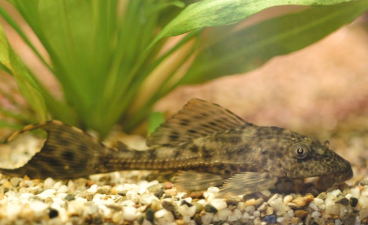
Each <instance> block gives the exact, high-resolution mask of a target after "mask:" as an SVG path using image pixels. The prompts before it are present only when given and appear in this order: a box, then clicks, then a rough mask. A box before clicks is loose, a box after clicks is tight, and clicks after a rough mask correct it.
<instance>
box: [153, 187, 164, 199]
mask: <svg viewBox="0 0 368 225" xmlns="http://www.w3.org/2000/svg"><path fill="white" fill-rule="evenodd" d="M164 194H165V191H164V189H158V190H157V191H155V193H154V195H155V196H156V197H157V198H158V199H160V198H161V197H162V196H163V195H164Z"/></svg>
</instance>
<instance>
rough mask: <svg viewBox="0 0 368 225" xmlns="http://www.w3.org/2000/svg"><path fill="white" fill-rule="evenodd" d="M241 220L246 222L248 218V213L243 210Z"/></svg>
mask: <svg viewBox="0 0 368 225" xmlns="http://www.w3.org/2000/svg"><path fill="white" fill-rule="evenodd" d="M242 220H243V221H244V222H248V220H249V214H248V213H247V212H245V213H244V214H243V216H242Z"/></svg>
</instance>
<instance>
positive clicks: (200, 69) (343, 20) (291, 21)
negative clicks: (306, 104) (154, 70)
mask: <svg viewBox="0 0 368 225" xmlns="http://www.w3.org/2000/svg"><path fill="white" fill-rule="evenodd" d="M367 9H368V1H355V2H349V3H343V4H339V5H335V6H328V7H318V8H311V9H307V10H305V11H302V12H298V13H294V14H289V15H285V16H280V17H277V18H273V19H270V20H267V21H264V22H261V23H258V24H256V25H254V26H252V27H248V28H245V29H242V30H240V31H237V32H233V33H232V32H230V31H229V28H228V27H222V28H213V29H214V30H215V31H214V32H213V33H216V32H217V33H219V32H220V33H224V32H225V30H226V31H227V33H229V35H225V36H223V37H222V39H221V40H219V41H217V42H216V43H212V44H209V45H207V46H206V47H204V48H203V49H202V51H201V52H200V53H199V54H198V57H197V58H196V60H195V61H194V62H193V64H192V66H191V68H190V69H189V71H188V73H187V74H186V75H185V77H184V78H183V79H182V80H181V82H180V84H194V83H202V82H205V81H208V80H211V79H215V78H217V77H221V76H225V75H230V74H237V73H244V72H247V71H250V70H252V69H255V68H257V67H259V66H260V65H262V64H263V63H265V62H266V61H267V60H269V59H270V58H272V57H274V56H277V55H283V54H287V53H290V52H293V51H296V50H299V49H301V48H304V47H306V46H308V45H310V44H312V43H315V42H316V41H318V40H320V39H322V38H324V37H325V36H326V35H328V34H330V33H331V32H333V31H335V30H336V29H338V28H339V27H341V26H343V25H344V24H347V23H350V22H352V21H353V20H354V19H355V18H357V17H358V16H359V15H360V14H362V13H363V12H364V11H365V10H367ZM209 36H211V34H210V35H209Z"/></svg>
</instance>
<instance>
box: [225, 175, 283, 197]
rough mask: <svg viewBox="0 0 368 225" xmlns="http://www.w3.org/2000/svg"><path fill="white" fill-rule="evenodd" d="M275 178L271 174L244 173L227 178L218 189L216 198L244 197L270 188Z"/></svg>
mask: <svg viewBox="0 0 368 225" xmlns="http://www.w3.org/2000/svg"><path fill="white" fill-rule="evenodd" d="M276 182H277V177H275V176H273V175H272V174H271V173H255V172H244V173H239V174H236V175H234V176H233V177H231V178H229V179H228V180H227V181H226V182H225V184H224V185H223V186H222V188H221V189H220V193H219V195H218V197H226V196H230V195H244V194H247V193H253V192H257V191H262V190H265V189H268V188H272V187H273V186H274V185H275V183H276Z"/></svg>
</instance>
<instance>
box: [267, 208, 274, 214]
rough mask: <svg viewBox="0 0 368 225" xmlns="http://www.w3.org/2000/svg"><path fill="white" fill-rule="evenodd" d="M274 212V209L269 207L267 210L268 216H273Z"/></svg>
mask: <svg viewBox="0 0 368 225" xmlns="http://www.w3.org/2000/svg"><path fill="white" fill-rule="evenodd" d="M273 212H274V210H273V208H272V207H267V210H266V215H271V214H273Z"/></svg>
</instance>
